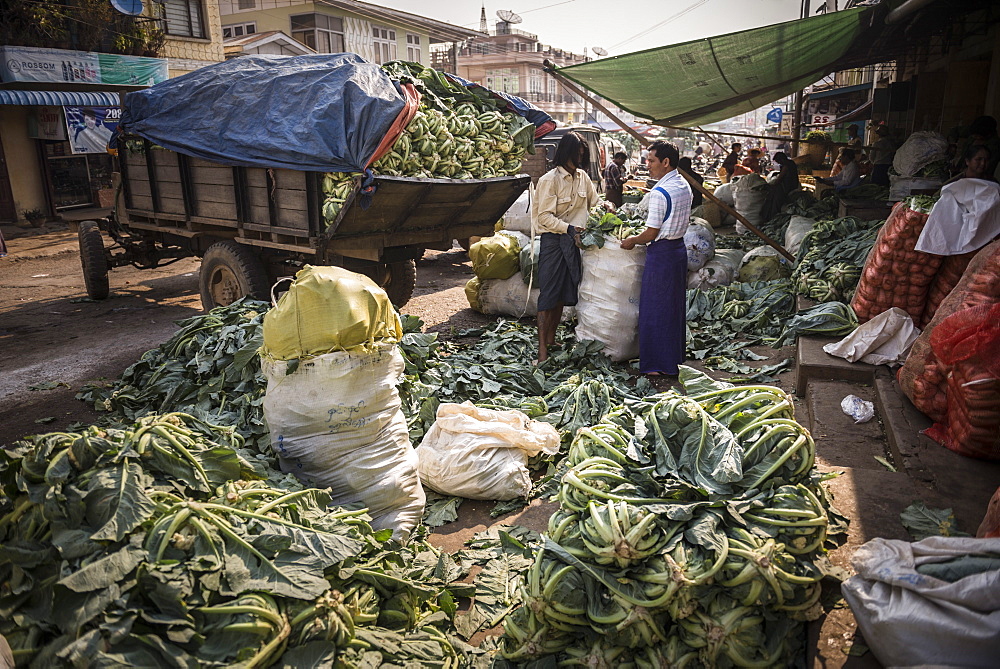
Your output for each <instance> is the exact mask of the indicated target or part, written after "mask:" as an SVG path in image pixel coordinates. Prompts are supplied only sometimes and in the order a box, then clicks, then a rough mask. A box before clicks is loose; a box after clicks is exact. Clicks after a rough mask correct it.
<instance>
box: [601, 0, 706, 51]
mask: <svg viewBox="0 0 1000 669" xmlns="http://www.w3.org/2000/svg"><path fill="white" fill-rule="evenodd" d="M706 2H708V0H695V2H694V3H693V4H691V5H688V6H687V7H686V8H684V9H682V10H681V11H679V12H677V13H676V14H674V15H673V16H671V17H669V18H666V19H664V20H662V21H660V22H659V23H657V24H656V25H654V26H652V27H650V28H647V29H646V30H643V31H642V32H641V33H639V34H637V35H633V36H632V37H629V38H628V39H627V40H624V41H622V42H619V43H618V44H614V45H612V46H611V48H612V49H617V48H618V47H620V46H622V45H624V44H628V43H629V42H634V41H635V40H637V39H639V38H640V37H645V36H646V35H648V34H649V33H651V32H653V31H654V30H658V29H659V28H662V27H663V26H665V25H667V24H668V23H670V22H672V21H675V20H677V19H679V18H681V17H682V16H684V15H685V14H688V13H690V12H692V11H694V10H695V9H697V8H698V7H701V6H702V5H704V4H705V3H706Z"/></svg>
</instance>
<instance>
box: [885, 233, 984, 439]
mask: <svg viewBox="0 0 1000 669" xmlns="http://www.w3.org/2000/svg"><path fill="white" fill-rule="evenodd" d="M996 302H1000V240H998V241H995V242H992V243H991V244H987V245H986V246H984V247H983V248H981V249H980V250H979V251H978V252H977V253H976V254H975V256H974V257H973V259H972V260H971V261H970V262H969V266H968V267H967V268H966V270H965V273H964V274H962V278H961V280H960V281H959V282H958V285H957V286H955V288H954V289H952V291H951V292H950V293H948V296H947V297H946V298H944V300H942V302H941V304H940V306H939V307H938V308H937V311H936V312H935V314H934V317H933V318H932V319H931V321H930V323H928V324H927V327H925V328H924V331H923V332H922V333H921V334H920V336H919V337H917V340H916V341H915V342H913V346H912V347H911V348H910V353H909V355H908V356H907V357H906V363H905V364H904V365H903V366H902V367H901V368H900V370H899V372H898V374H897V375H896V379H897V380H898V381H899V386H900V388H902V390H903V394H905V395H906V396H907V397H909V398H910V401H911V402H913V405H914V406H916V407H917V408H918V409H920V410H921V411H922V412H924V413H925V414H927V415H928V416H930V418H931V419H932V420H934V421H936V422H944V420H945V417H946V412H947V408H948V402H947V384H946V379H947V375H948V366H947V365H946V364H944V363H943V362H942V361H940V360H938V358H937V356H936V355H935V354H934V351H933V350H931V334H932V333H933V332H934V331H935V330H936V329H937V327H938V326H939V325H940V324H941V323H942V322H943V321H944V320H945V319H946V318H947V317H949V316H951V315H952V314H954V313H955V312H957V311H962V310H963V309H968V308H970V307H975V306H980V305H990V304H994V303H996Z"/></svg>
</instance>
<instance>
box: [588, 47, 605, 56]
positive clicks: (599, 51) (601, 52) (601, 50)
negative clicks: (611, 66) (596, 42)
mask: <svg viewBox="0 0 1000 669" xmlns="http://www.w3.org/2000/svg"><path fill="white" fill-rule="evenodd" d="M591 49H593V50H594V53H596V54H597V55H598V56H600V57H602V58H603V57H604V56H607V55H608V50H607V49H604V48H602V47H599V46H594V47H591Z"/></svg>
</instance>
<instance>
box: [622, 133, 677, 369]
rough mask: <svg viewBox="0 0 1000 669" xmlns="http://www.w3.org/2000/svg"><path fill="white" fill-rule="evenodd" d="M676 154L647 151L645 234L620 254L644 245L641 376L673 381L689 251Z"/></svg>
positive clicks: (667, 149)
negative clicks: (649, 188) (650, 180)
mask: <svg viewBox="0 0 1000 669" xmlns="http://www.w3.org/2000/svg"><path fill="white" fill-rule="evenodd" d="M679 160H680V154H679V152H678V151H677V147H676V146H674V145H673V144H670V143H669V142H653V143H652V144H651V145H650V147H649V157H648V159H647V163H648V165H649V175H650V176H651V177H652V178H654V179H658V181H657V183H656V186H654V187H653V190H652V191H650V194H649V214H648V216H647V218H646V229H645V230H643V231H642V232H641V233H640V234H638V235H635V236H634V237H628V238H627V239H625V240H623V241H622V243H621V246H622V248H623V249H626V250H628V249H633V248H635V247H636V245H637V244H647V245H648V246H647V247H646V264H645V267H644V269H643V272H642V289H641V291H640V293H639V371H640V372H642V373H643V374H649V375H650V376H664V375H666V376H675V375H676V374H677V371H678V370H677V366H678V365H679V364H681V363H682V362H684V354H685V344H686V340H685V330H686V327H685V326H686V322H685V313H686V300H685V296H686V293H685V289H686V288H687V249H685V248H684V233H685V232H687V229H688V225H689V224H690V222H691V187H690V186H689V185H688V183H687V181H686V180H685V179H684V177H682V176H681V175H680V173H679V172H678V171H677V163H678V161H679Z"/></svg>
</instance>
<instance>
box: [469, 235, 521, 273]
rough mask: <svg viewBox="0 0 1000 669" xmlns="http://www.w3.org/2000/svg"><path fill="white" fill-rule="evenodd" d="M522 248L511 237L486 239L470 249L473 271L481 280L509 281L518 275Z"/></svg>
mask: <svg viewBox="0 0 1000 669" xmlns="http://www.w3.org/2000/svg"><path fill="white" fill-rule="evenodd" d="M520 252H521V248H520V247H519V246H518V244H517V240H516V239H514V238H513V237H511V236H510V235H505V234H502V233H500V234H496V235H493V236H492V237H484V238H483V239H481V240H479V241H478V242H476V243H475V244H473V245H472V246H470V247H469V258H470V259H471V260H472V271H473V272H475V273H476V276H478V277H479V278H480V279H509V278H510V277H512V276H514V275H515V274H517V270H518V269H520V267H519V266H518V255H519V254H520Z"/></svg>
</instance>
